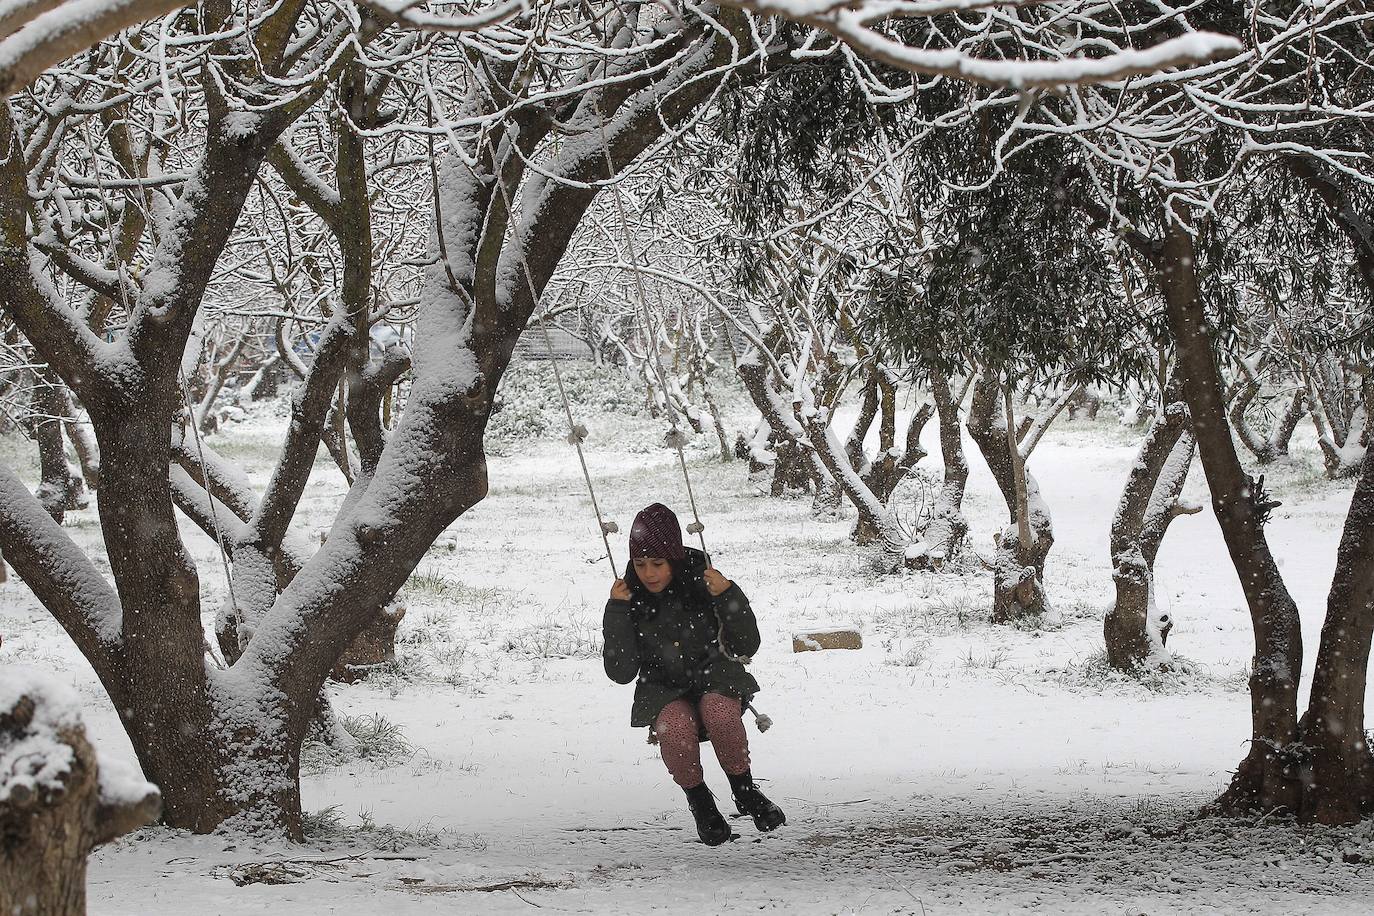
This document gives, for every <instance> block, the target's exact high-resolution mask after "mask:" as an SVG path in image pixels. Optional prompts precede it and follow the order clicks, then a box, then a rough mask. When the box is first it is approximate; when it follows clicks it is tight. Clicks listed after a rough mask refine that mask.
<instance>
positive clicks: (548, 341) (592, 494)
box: [434, 139, 620, 579]
mask: <svg viewBox="0 0 1374 916" xmlns="http://www.w3.org/2000/svg"><path fill="white" fill-rule="evenodd" d="M487 149H488V150H490V151H491V156H492V161H493V164H494V165H495V166H496V168H495V169H494V171H495V172H496V175H497V179H496V184H497V186H498V187H499V188H500V189H501V198H502V200H503V202H504V203H505V205H506V212H507V213H514V212H515V208H514V205H513V203H512V201H511V196H510V188H508V187H507V186H506V182H505V180H504V178H502V177H500V166H499V160H498V156H499V151H498V150H497V149H496V147H495V146H494V145H493V144H492V143H491V141H490V139H488V140H487ZM434 199H435V204H436V207H437V205H438V200H439V187H438V177H437V173H436V176H435V186H434ZM438 236H439V238H440V239H442V238H443V237H444V227H443V224H442V223H440V225H439V229H438ZM515 249H516V253H517V257H518V259H519V261H520V272H521V274H522V275H523V276H524V278H525V288H526V289H527V290H528V291H529V295H530V302H531V303H533V304H534V306H535V307H536V308H537V307H538V305H539V300H540V299H541V298H542V297H541V296H540V295H539V292H538V291H537V290H536V289H535V286H534V273H533V272H532V271H531V270H530V264H529V261H528V260H527V259H526V257H525V248H524V246H523V245H516V246H515ZM450 278H452V274H450ZM453 282H454V283H457V281H456V280H454V281H453ZM469 303H470V304H469V307H470V308H472V309H473V310H474V311H475V310H476V308H477V303H476V302H475V301H472V300H469ZM550 320H551V319H550V316H549V310H548V309H547V308H546V309H545V310H544V316H543V317H542V318H540V319H538V321H539V329H540V331H541V332H542V335H543V338H544V353H545V354H546V356H547V357H548V360H549V364H550V365H552V366H553V380H554V385H555V387H556V388H557V389H558V399H559V400H560V401H561V402H562V403H563V415H564V416H565V417H567V420H568V435H567V436H566V437H565V439H566V441H567V443H568V444H569V445H571V446H572V447H573V448H574V449H576V450H577V463H578V464H579V465H581V467H582V480H583V482H584V483H585V484H586V485H587V496H588V497H589V498H590V499H591V503H592V512H593V513H594V514H595V515H596V527H597V530H598V531H599V532H601V543H602V545H603V546H604V547H605V548H606V562H608V563H609V564H610V565H611V578H613V579H619V578H620V570H619V569H618V568H617V567H616V565H615V555H614V554H613V553H612V552H611V535H613V534H616V533H618V532H619V531H620V526H619V525H617V524H616V523H615V522H614V521H612V520H610V519H608V518H605V517H604V516H603V515H602V514H601V505H600V503H598V502H597V499H596V487H595V486H594V485H593V484H592V472H591V470H590V469H589V468H588V467H587V456H586V454H585V453H584V452H583V450H582V443H583V442H585V441H586V439H587V435H588V433H587V427H586V426H584V425H582V424H581V423H578V422H577V420H576V419H574V417H573V411H572V403H571V402H570V401H569V400H568V392H567V389H566V388H565V387H564V385H563V373H562V371H561V370H560V369H559V364H558V355H557V354H556V353H555V352H554V349H553V338H552V336H550V334H549V321H550Z"/></svg>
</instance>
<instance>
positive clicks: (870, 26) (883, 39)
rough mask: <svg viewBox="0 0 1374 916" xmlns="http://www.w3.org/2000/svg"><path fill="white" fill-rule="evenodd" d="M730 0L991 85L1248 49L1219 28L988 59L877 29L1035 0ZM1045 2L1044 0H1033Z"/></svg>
mask: <svg viewBox="0 0 1374 916" xmlns="http://www.w3.org/2000/svg"><path fill="white" fill-rule="evenodd" d="M721 2H722V3H723V4H724V5H726V6H733V7H736V8H737V9H741V10H748V11H750V12H753V13H758V14H761V15H769V16H781V17H783V18H786V19H791V20H792V21H794V22H799V23H803V24H805V25H810V26H812V27H814V28H817V29H820V30H821V31H824V32H828V33H829V34H831V35H833V36H835V37H836V38H838V39H840V40H841V41H843V42H844V43H845V44H847V45H849V47H850V48H852V49H853V50H855V51H857V52H858V53H860V54H862V55H864V56H866V57H868V58H870V59H872V60H877V61H881V62H882V63H885V64H887V65H889V66H892V67H896V68H897V69H899V70H906V71H908V72H910V73H918V74H922V75H925V76H947V77H952V78H955V79H961V80H966V81H968V82H972V83H980V84H983V85H987V86H999V87H1010V88H1014V89H1036V88H1053V87H1057V86H1069V85H1087V84H1092V83H1109V82H1115V81H1117V80H1122V79H1125V78H1127V77H1131V76H1142V75H1147V74H1153V73H1158V72H1160V71H1163V70H1168V69H1170V68H1177V67H1190V66H1196V65H1198V64H1204V63H1207V62H1209V61H1213V60H1217V59H1219V58H1223V57H1226V56H1228V55H1232V54H1236V53H1238V52H1240V51H1241V49H1242V46H1241V43H1240V41H1238V40H1237V39H1235V38H1231V37H1230V36H1226V35H1218V34H1216V33H1212V32H1192V33H1189V34H1187V35H1181V36H1178V37H1176V38H1170V39H1168V40H1167V41H1163V42H1160V43H1159V44H1157V45H1154V46H1153V47H1149V48H1144V49H1140V50H1136V49H1130V50H1124V51H1117V52H1115V53H1113V54H1108V55H1106V56H1104V57H1095V58H1088V57H1072V58H1065V59H1063V60H1034V61H1031V60H1021V61H1018V60H987V59H984V58H979V57H973V56H970V55H968V54H965V53H964V52H963V51H960V50H957V49H953V48H949V49H939V48H917V47H913V46H911V45H906V44H903V43H902V42H900V41H897V40H895V39H893V38H889V37H888V36H886V35H884V34H882V33H880V32H878V31H876V30H875V29H874V26H876V25H880V24H882V23H884V22H889V21H891V20H894V19H911V18H918V17H928V16H936V15H940V14H943V13H953V12H962V11H967V10H975V9H990V8H997V7H1006V8H1011V7H1018V6H1028V5H1031V4H1030V3H1027V2H1026V0H930V2H902V0H848V2H845V0H721ZM1033 2H1041V0H1033Z"/></svg>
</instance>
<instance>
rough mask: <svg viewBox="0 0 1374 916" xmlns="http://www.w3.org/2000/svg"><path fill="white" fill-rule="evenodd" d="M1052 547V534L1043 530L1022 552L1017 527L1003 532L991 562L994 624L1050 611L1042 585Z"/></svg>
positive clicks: (1037, 533)
mask: <svg viewBox="0 0 1374 916" xmlns="http://www.w3.org/2000/svg"><path fill="white" fill-rule="evenodd" d="M1053 544H1054V535H1053V533H1052V532H1050V531H1049V530H1046V529H1041V530H1039V531H1035V532H1034V533H1033V536H1032V541H1031V547H1030V549H1029V550H1023V549H1022V547H1021V539H1020V537H1019V536H1018V534H1017V531H1016V526H1014V525H1013V526H1010V527H1008V528H1007V529H1006V530H1005V531H1003V532H1002V534H1001V536H1000V537H999V538H998V539H997V549H996V552H995V553H994V555H993V561H992V620H993V622H994V623H1010V622H1011V621H1013V620H1018V619H1020V618H1023V617H1037V616H1040V615H1042V614H1044V613H1045V612H1046V611H1047V610H1048V609H1049V604H1048V600H1047V598H1046V595H1045V585H1044V578H1045V559H1046V557H1048V556H1049V553H1050V547H1051V546H1052V545H1053Z"/></svg>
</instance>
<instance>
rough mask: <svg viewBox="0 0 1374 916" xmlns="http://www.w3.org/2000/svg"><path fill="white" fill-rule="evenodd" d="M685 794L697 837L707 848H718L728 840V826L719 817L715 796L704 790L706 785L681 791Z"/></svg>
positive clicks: (723, 819) (708, 790)
mask: <svg viewBox="0 0 1374 916" xmlns="http://www.w3.org/2000/svg"><path fill="white" fill-rule="evenodd" d="M683 791H684V792H686V793H687V804H688V805H689V806H690V807H691V809H692V817H694V818H696V821H697V836H699V837H701V841H702V842H703V843H705V844H706V845H707V846H719V845H720V844H721V843H724V842H725V841H726V840H728V839H730V825H729V824H727V823H726V822H725V818H723V817H721V814H720V809H719V808H717V807H716V799H715V796H713V795H712V794H711V790H710V789H708V788H706V783H704V782H703V783H702V784H701V785H699V786H694V787H693V788H690V789H683Z"/></svg>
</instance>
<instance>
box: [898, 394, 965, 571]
mask: <svg viewBox="0 0 1374 916" xmlns="http://www.w3.org/2000/svg"><path fill="white" fill-rule="evenodd" d="M966 391H967V387H965V389H964V392H966ZM964 392H960V393H959V394H958V395H957V396H956V394H955V392H954V391H953V390H952V389H951V386H950V382H949V379H948V378H947V377H945V376H944V375H941V374H939V373H936V372H932V373H931V374H930V393H931V399H932V400H933V401H934V402H935V413H936V416H937V418H938V420H939V424H940V455H941V458H942V459H943V460H944V465H945V470H944V479H943V481H942V482H941V484H940V492H939V493H938V494H937V495H936V497H935V505H934V507H933V508H932V509H931V513H930V521H929V522H928V523H927V524H926V528H925V531H923V532H922V534H921V540H920V541H919V542H918V543H917V544H916V546H915V547H914V548H913V550H912V557H911V559H910V561H909V562H910V565H912V566H914V567H917V568H926V567H929V568H934V569H939V568H940V566H942V565H943V564H944V563H945V561H946V560H948V559H949V558H950V557H951V556H953V555H954V553H955V551H956V550H957V549H958V546H959V544H960V543H962V542H963V540H964V538H965V537H966V536H967V535H968V520H967V519H965V518H964V512H963V505H964V489H965V488H966V487H967V485H968V473H969V469H968V459H967V458H966V457H965V456H964V438H963V435H962V433H961V432H960V424H959V405H960V403H961V402H962V400H963V393H964Z"/></svg>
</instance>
